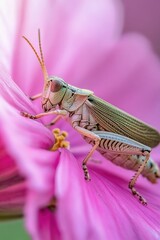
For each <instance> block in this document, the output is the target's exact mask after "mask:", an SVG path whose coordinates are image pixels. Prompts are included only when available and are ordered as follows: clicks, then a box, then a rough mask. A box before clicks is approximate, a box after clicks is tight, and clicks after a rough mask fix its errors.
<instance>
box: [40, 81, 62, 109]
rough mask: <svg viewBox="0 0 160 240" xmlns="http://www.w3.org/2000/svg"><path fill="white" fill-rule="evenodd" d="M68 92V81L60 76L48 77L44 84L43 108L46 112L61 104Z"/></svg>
mask: <svg viewBox="0 0 160 240" xmlns="http://www.w3.org/2000/svg"><path fill="white" fill-rule="evenodd" d="M65 92H66V83H65V82H64V81H63V80H62V79H61V78H59V77H48V79H47V82H46V83H45V85H44V90H43V96H42V108H43V110H44V111H45V112H48V111H50V110H51V109H55V108H56V107H57V106H59V105H60V103H61V101H62V99H63V97H64V94H65Z"/></svg>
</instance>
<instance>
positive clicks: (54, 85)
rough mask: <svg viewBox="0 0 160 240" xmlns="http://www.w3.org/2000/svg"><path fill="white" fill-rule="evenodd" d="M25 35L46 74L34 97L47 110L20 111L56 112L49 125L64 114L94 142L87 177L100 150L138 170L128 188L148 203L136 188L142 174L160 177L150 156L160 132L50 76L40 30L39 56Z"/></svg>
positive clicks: (85, 137)
mask: <svg viewBox="0 0 160 240" xmlns="http://www.w3.org/2000/svg"><path fill="white" fill-rule="evenodd" d="M23 38H24V39H25V40H26V41H27V42H28V44H29V45H30V46H31V48H32V49H33V51H34V53H35V54H36V56H37V59H38V61H39V63H40V65H41V68H42V72H43V75H44V88H43V92H42V93H40V94H37V95H35V96H33V97H32V98H31V99H32V100H35V99H37V98H39V97H41V98H42V108H43V111H44V112H42V113H40V114H37V115H31V114H29V113H26V112H21V114H22V115H23V116H24V117H28V118H31V119H38V118H41V117H43V116H47V115H50V114H51V115H53V114H55V115H57V116H56V117H55V118H54V119H53V121H52V122H51V123H50V125H53V124H55V123H56V122H57V121H58V120H59V119H60V118H61V117H63V116H65V118H67V119H68V121H69V123H70V124H71V125H72V127H73V128H74V129H75V130H77V132H78V133H80V134H81V135H82V136H83V138H84V139H85V140H86V142H87V143H89V144H91V145H92V148H91V150H90V152H89V153H88V154H87V156H86V157H85V159H84V160H83V163H82V168H83V171H84V176H85V179H86V180H90V175H89V171H88V168H87V162H88V160H89V159H90V157H91V156H92V154H93V152H94V151H95V150H97V151H98V152H100V153H101V154H102V155H103V156H104V157H105V158H107V159H108V160H110V161H112V162H113V163H114V164H116V165H119V166H121V167H123V168H126V169H130V170H134V171H135V172H136V173H135V175H134V176H133V177H132V178H131V180H130V182H129V188H130V189H131V191H132V194H133V195H135V196H136V197H137V198H138V199H139V201H140V202H141V203H142V204H144V205H146V204H147V202H146V200H145V199H144V198H143V197H142V196H141V194H140V193H139V192H138V191H137V190H136V188H135V183H136V180H137V178H138V177H139V175H140V174H142V175H143V176H144V177H146V178H147V179H148V180H149V181H150V182H152V183H155V182H156V179H157V178H160V169H159V167H158V165H157V164H156V163H155V162H154V161H153V160H152V159H151V158H150V152H151V148H153V147H155V146H157V145H158V144H159V142H160V133H159V132H158V131H157V130H155V129H154V128H152V127H151V126H149V125H147V124H145V123H144V122H142V121H140V120H138V119H136V118H135V117H133V116H131V115H129V114H128V113H126V112H124V111H122V110H120V109H118V108H117V107H115V106H113V105H111V104H110V103H108V102H106V101H104V100H102V99H100V98H98V97H96V96H95V95H94V93H93V92H92V91H90V90H86V89H80V88H77V87H74V86H72V85H69V84H67V83H66V82H65V81H64V80H63V79H61V78H59V77H56V76H48V73H47V70H46V66H45V62H44V58H43V53H42V47H41V39H40V31H38V40H39V50H40V57H39V55H38V53H37V52H36V50H35V48H34V47H33V45H32V44H31V42H30V41H29V40H28V39H27V38H26V37H24V36H23Z"/></svg>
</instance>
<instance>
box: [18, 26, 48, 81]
mask: <svg viewBox="0 0 160 240" xmlns="http://www.w3.org/2000/svg"><path fill="white" fill-rule="evenodd" d="M22 37H23V38H24V39H25V40H26V42H27V43H28V44H29V45H30V47H31V48H32V50H33V51H34V53H35V55H36V57H37V59H38V61H39V63H40V66H41V68H42V72H43V75H44V81H45V82H47V79H48V73H47V69H46V66H45V62H44V57H43V52H42V46H41V36H40V30H39V29H38V42H39V50H40V57H41V58H40V57H39V55H38V53H37V51H36V50H35V48H34V47H33V45H32V43H31V42H30V41H29V40H28V38H26V37H25V36H22Z"/></svg>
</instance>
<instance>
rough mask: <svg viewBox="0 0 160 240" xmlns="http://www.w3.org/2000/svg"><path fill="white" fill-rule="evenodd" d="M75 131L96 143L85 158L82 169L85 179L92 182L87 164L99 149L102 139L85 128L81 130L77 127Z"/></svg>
mask: <svg viewBox="0 0 160 240" xmlns="http://www.w3.org/2000/svg"><path fill="white" fill-rule="evenodd" d="M75 129H76V130H77V131H78V132H79V133H80V134H82V135H83V136H85V137H88V138H90V139H93V140H94V142H95V144H94V146H93V147H92V149H91V150H90V152H89V153H88V154H87V156H86V157H85V159H84V160H83V162H82V168H83V171H84V178H85V179H86V180H88V181H90V180H91V178H90V175H89V172H88V168H87V162H88V160H89V158H90V157H91V156H92V154H93V152H94V151H95V150H96V148H97V147H98V145H99V142H100V137H99V136H98V135H96V134H95V133H93V132H91V131H89V130H87V129H85V128H81V127H79V126H76V127H75Z"/></svg>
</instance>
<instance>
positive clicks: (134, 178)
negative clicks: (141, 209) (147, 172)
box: [129, 151, 150, 205]
mask: <svg viewBox="0 0 160 240" xmlns="http://www.w3.org/2000/svg"><path fill="white" fill-rule="evenodd" d="M143 155H144V156H145V160H144V161H143V163H142V164H141V166H140V167H139V169H138V171H137V172H136V173H135V175H134V176H133V177H132V179H131V180H130V182H129V188H130V189H131V191H132V194H133V195H135V196H137V197H138V199H139V201H140V202H141V203H142V204H143V205H147V201H146V200H145V199H144V198H143V197H142V196H141V195H140V194H139V192H137V190H136V189H135V187H134V186H135V183H136V181H137V178H138V177H139V175H140V174H141V173H142V171H143V169H144V168H145V166H146V164H147V162H148V160H149V157H150V153H149V152H148V151H145V152H144V153H143Z"/></svg>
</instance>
